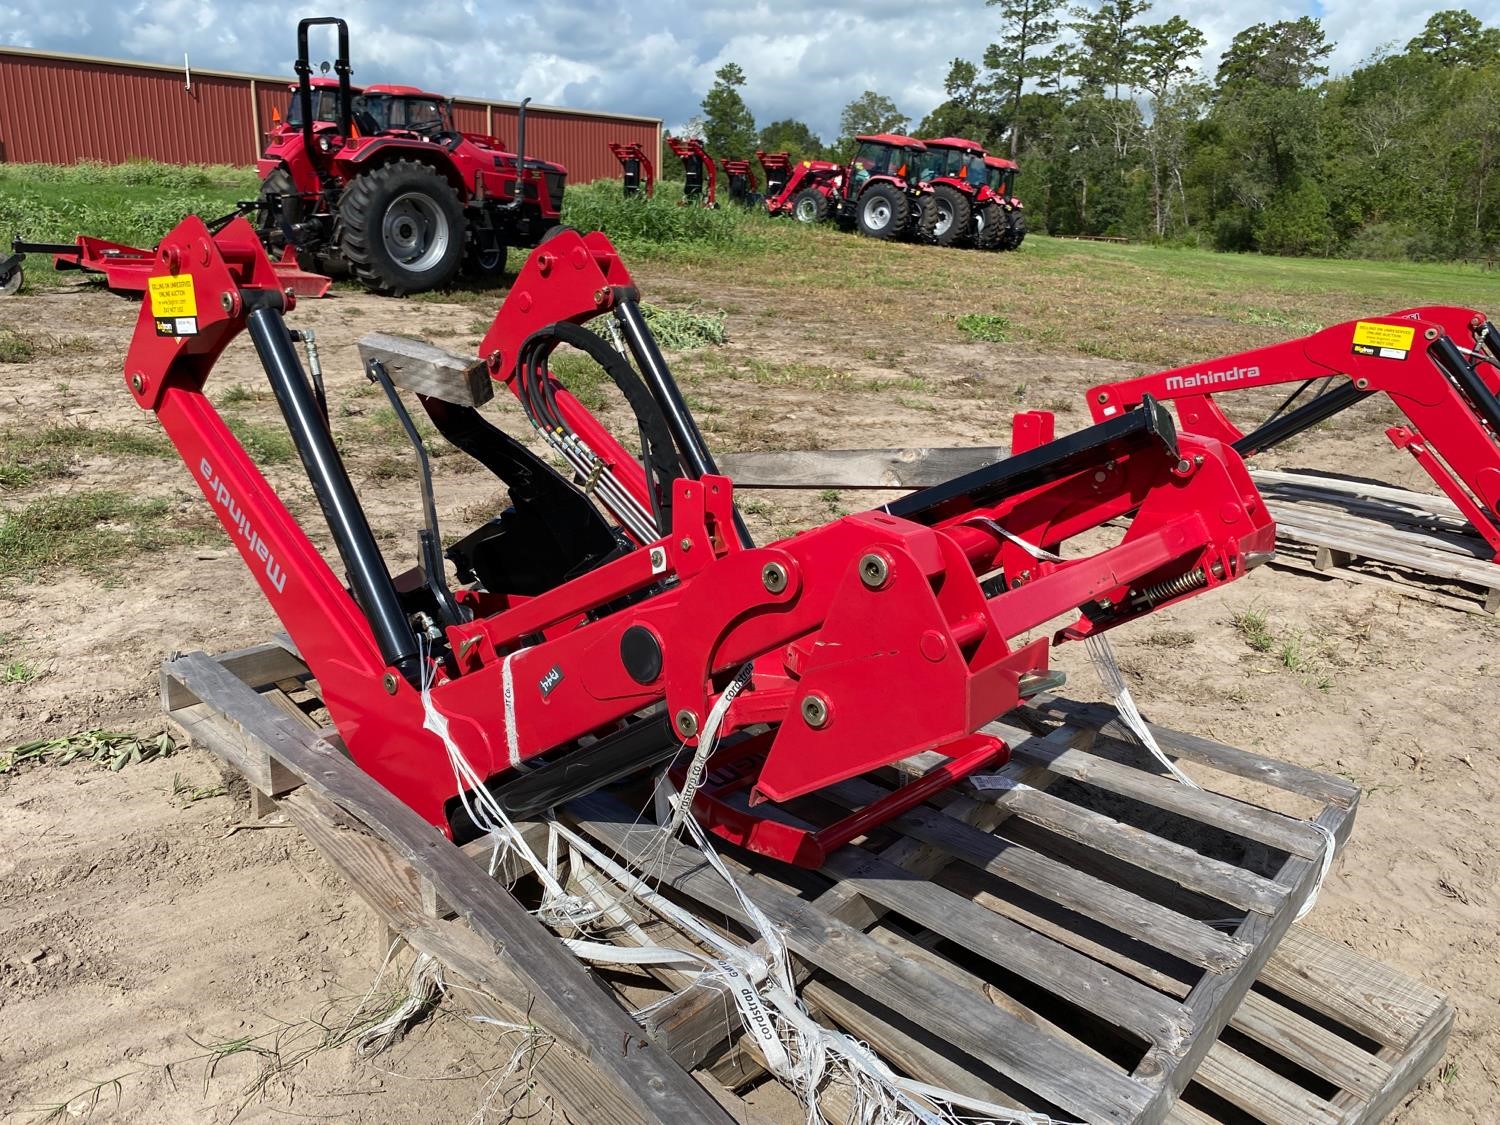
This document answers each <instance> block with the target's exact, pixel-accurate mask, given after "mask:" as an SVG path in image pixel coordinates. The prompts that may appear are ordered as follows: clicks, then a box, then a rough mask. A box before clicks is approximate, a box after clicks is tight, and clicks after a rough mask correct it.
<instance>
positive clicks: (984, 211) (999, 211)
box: [974, 202, 1010, 250]
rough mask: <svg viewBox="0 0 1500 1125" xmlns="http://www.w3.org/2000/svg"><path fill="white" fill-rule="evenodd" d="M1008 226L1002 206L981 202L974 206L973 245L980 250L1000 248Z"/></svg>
mask: <svg viewBox="0 0 1500 1125" xmlns="http://www.w3.org/2000/svg"><path fill="white" fill-rule="evenodd" d="M1009 226H1010V224H1009V223H1008V222H1007V220H1006V214H1005V208H1004V207H1001V206H1000V204H998V203H994V202H990V203H981V204H980V205H979V206H978V207H976V208H974V245H975V246H977V247H978V248H979V249H981V250H998V249H1000V243H1001V240H1002V239H1004V237H1005V233H1006V231H1007V230H1008V229H1009Z"/></svg>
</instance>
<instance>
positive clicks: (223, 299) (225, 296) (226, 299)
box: [219, 289, 234, 312]
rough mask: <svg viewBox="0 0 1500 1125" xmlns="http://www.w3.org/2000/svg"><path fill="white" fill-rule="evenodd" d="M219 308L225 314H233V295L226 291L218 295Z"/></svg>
mask: <svg viewBox="0 0 1500 1125" xmlns="http://www.w3.org/2000/svg"><path fill="white" fill-rule="evenodd" d="M219 307H220V308H222V309H223V310H224V311H225V312H234V294H233V293H231V292H229V290H227V289H226V290H224V292H222V293H220V294H219Z"/></svg>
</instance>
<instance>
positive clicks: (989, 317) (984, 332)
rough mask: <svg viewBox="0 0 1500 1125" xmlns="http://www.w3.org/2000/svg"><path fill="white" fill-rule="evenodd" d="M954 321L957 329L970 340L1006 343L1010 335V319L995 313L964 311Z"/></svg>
mask: <svg viewBox="0 0 1500 1125" xmlns="http://www.w3.org/2000/svg"><path fill="white" fill-rule="evenodd" d="M955 323H956V324H957V326H958V330H959V331H960V332H962V333H963V334H964V335H965V336H967V337H969V339H971V340H984V341H987V342H989V343H991V344H1003V343H1006V342H1007V341H1008V340H1009V339H1010V336H1009V335H1008V334H1007V333H1009V331H1010V321H1009V320H1008V319H1007V318H1006V317H1003V316H999V315H998V314H995V313H965V314H964V315H963V316H961V317H959V318H958V320H957V321H955Z"/></svg>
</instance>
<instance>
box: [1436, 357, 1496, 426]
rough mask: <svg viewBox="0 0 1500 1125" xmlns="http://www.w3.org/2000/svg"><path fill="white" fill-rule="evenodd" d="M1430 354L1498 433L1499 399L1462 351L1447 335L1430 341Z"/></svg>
mask: <svg viewBox="0 0 1500 1125" xmlns="http://www.w3.org/2000/svg"><path fill="white" fill-rule="evenodd" d="M1432 354H1433V357H1434V358H1435V359H1436V360H1437V361H1438V365H1439V366H1441V367H1442V369H1443V371H1444V372H1445V373H1446V374H1447V376H1448V378H1450V379H1451V380H1453V382H1454V384H1455V385H1456V386H1457V387H1458V389H1459V391H1460V393H1462V394H1463V396H1464V397H1465V398H1467V399H1468V400H1469V402H1470V404H1471V405H1472V406H1473V407H1474V409H1475V410H1477V411H1478V412H1479V416H1480V417H1481V418H1483V419H1484V420H1485V421H1486V422H1488V423H1489V426H1490V429H1491V430H1493V431H1494V432H1495V433H1497V434H1500V399H1496V398H1495V396H1494V394H1493V393H1491V391H1490V389H1489V387H1487V386H1485V385H1484V380H1483V379H1481V378H1480V377H1479V373H1478V372H1476V371H1475V370H1474V369H1473V368H1472V367H1470V366H1469V361H1468V360H1466V359H1465V358H1464V353H1463V352H1461V351H1459V350H1458V346H1457V345H1456V344H1454V342H1453V341H1452V340H1450V339H1449V338H1448V337H1447V336H1439V337H1438V338H1437V339H1436V340H1434V341H1433V342H1432Z"/></svg>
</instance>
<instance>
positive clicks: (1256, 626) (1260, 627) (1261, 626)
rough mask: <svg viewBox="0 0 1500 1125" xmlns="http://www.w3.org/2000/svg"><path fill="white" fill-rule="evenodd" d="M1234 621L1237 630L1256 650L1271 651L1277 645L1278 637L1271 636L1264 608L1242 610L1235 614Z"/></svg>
mask: <svg viewBox="0 0 1500 1125" xmlns="http://www.w3.org/2000/svg"><path fill="white" fill-rule="evenodd" d="M1232 622H1233V625H1234V629H1235V632H1237V633H1238V634H1239V635H1240V636H1242V637H1244V638H1245V643H1246V644H1247V645H1249V646H1250V647H1251V648H1253V649H1254V650H1255V651H1256V652H1270V651H1271V649H1272V648H1274V647H1275V645H1276V638H1275V637H1273V636H1271V630H1270V628H1269V626H1268V625H1267V624H1266V614H1265V611H1264V610H1259V609H1247V610H1242V611H1241V612H1239V613H1236V614H1235V615H1234V617H1233V619H1232Z"/></svg>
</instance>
